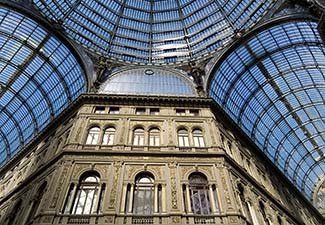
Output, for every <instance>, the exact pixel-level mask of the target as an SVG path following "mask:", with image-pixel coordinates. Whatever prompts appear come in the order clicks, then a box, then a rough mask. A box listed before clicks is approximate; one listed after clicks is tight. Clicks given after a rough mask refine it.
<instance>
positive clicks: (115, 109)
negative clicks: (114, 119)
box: [109, 107, 120, 114]
mask: <svg viewBox="0 0 325 225" xmlns="http://www.w3.org/2000/svg"><path fill="white" fill-rule="evenodd" d="M119 113H120V108H119V107H110V108H109V114H119Z"/></svg>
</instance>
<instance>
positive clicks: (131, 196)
mask: <svg viewBox="0 0 325 225" xmlns="http://www.w3.org/2000/svg"><path fill="white" fill-rule="evenodd" d="M133 194H134V184H131V189H130V198H129V210H128V213H132V209H133Z"/></svg>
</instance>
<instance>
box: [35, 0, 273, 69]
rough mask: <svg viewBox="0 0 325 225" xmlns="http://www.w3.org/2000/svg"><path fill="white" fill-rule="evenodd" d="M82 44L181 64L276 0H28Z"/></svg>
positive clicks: (130, 58)
mask: <svg viewBox="0 0 325 225" xmlns="http://www.w3.org/2000/svg"><path fill="white" fill-rule="evenodd" d="M32 1H33V3H34V4H35V5H36V6H37V7H38V8H39V10H40V11H41V12H42V13H43V14H44V15H45V16H46V17H47V18H48V19H50V20H52V21H55V22H57V23H58V24H60V25H62V27H63V29H64V30H65V31H66V33H67V34H68V35H69V36H70V38H72V39H74V40H76V41H77V42H79V43H80V44H81V45H83V46H85V47H87V48H88V49H90V50H92V51H93V52H96V53H98V54H100V55H102V56H105V57H108V58H111V59H117V60H122V61H125V62H133V63H145V64H171V63H182V62H183V63H184V62H188V61H190V60H193V59H197V58H200V57H202V56H206V55H210V54H211V53H212V52H214V51H217V50H218V49H220V48H223V47H225V46H226V45H227V43H229V41H230V40H231V39H232V38H233V37H234V36H235V35H236V32H238V31H243V30H246V29H249V28H251V27H252V26H253V25H254V24H255V23H256V22H257V21H258V20H259V19H260V18H261V17H262V16H263V14H264V13H266V11H267V9H269V8H270V7H271V6H272V5H273V4H274V3H275V2H276V0H262V1H259V0H242V1H240V4H238V1H237V0H223V1H217V0H214V1H211V0H200V1H196V0H177V1H175V0H143V1H133V0H123V1H120V0H103V1H97V0H78V1H65V0H32Z"/></svg>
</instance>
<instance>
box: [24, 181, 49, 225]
mask: <svg viewBox="0 0 325 225" xmlns="http://www.w3.org/2000/svg"><path fill="white" fill-rule="evenodd" d="M46 187H47V182H44V183H43V184H42V185H41V186H40V187H39V189H38V191H37V193H36V195H35V197H34V198H33V201H32V203H31V206H30V207H31V208H30V211H29V215H28V218H27V224H30V223H31V222H32V221H33V219H34V218H35V216H36V213H37V211H38V208H39V206H40V204H41V201H42V198H43V195H44V193H45V191H46Z"/></svg>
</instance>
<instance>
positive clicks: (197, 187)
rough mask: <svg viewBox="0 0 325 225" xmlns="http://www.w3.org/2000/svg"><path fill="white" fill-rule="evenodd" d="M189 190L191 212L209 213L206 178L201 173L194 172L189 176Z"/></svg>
mask: <svg viewBox="0 0 325 225" xmlns="http://www.w3.org/2000/svg"><path fill="white" fill-rule="evenodd" d="M189 191H190V197H191V203H192V212H193V213H194V214H197V215H209V214H211V206H210V199H209V190H208V180H207V179H206V177H205V176H204V175H203V174H199V173H194V174H191V175H190V177H189Z"/></svg>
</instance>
